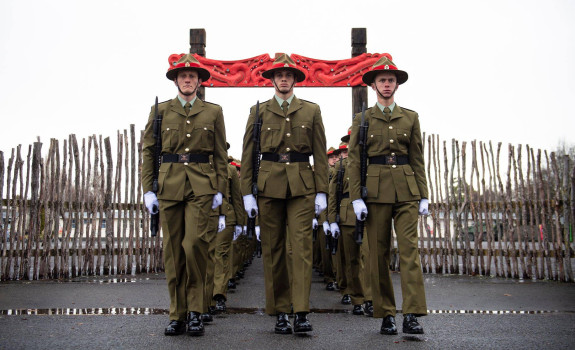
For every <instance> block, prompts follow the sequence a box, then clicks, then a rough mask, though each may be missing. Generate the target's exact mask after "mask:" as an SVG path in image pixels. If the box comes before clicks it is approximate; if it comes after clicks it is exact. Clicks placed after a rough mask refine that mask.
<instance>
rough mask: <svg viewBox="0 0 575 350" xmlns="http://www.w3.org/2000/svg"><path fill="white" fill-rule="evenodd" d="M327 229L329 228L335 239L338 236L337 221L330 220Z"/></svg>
mask: <svg viewBox="0 0 575 350" xmlns="http://www.w3.org/2000/svg"><path fill="white" fill-rule="evenodd" d="M329 229H330V230H331V236H332V237H333V238H335V239H338V238H339V234H340V231H339V226H338V225H337V223H335V222H332V223H331V224H329Z"/></svg>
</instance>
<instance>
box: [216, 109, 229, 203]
mask: <svg viewBox="0 0 575 350" xmlns="http://www.w3.org/2000/svg"><path fill="white" fill-rule="evenodd" d="M214 131H215V135H214V137H215V142H214V167H215V169H216V174H217V179H218V188H217V191H218V192H221V193H222V195H223V196H225V195H226V186H227V183H228V150H227V145H226V127H225V124H224V112H223V110H222V107H219V106H218V112H217V116H216V125H215V128H214Z"/></svg>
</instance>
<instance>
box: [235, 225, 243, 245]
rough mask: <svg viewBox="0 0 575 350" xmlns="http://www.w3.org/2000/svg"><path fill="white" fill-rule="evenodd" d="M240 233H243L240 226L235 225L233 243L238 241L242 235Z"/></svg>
mask: <svg viewBox="0 0 575 350" xmlns="http://www.w3.org/2000/svg"><path fill="white" fill-rule="evenodd" d="M242 232H244V231H243V230H242V226H241V225H236V227H234V241H235V240H236V239H238V237H239V236H240V235H241V234H242Z"/></svg>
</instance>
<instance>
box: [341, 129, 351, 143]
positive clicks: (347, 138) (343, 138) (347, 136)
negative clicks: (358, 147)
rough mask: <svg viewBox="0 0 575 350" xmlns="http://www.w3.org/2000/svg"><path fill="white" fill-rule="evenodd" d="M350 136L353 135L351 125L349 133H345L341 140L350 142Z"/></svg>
mask: <svg viewBox="0 0 575 350" xmlns="http://www.w3.org/2000/svg"><path fill="white" fill-rule="evenodd" d="M350 136H351V126H350V127H349V129H347V135H344V136H342V137H341V141H342V142H348V143H349V137H350Z"/></svg>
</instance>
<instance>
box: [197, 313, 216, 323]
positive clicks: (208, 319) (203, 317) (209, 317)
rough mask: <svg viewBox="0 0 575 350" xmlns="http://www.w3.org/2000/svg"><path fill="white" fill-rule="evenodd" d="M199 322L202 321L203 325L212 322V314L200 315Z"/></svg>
mask: <svg viewBox="0 0 575 350" xmlns="http://www.w3.org/2000/svg"><path fill="white" fill-rule="evenodd" d="M200 320H202V322H203V323H210V322H213V321H214V317H213V316H212V314H210V313H209V312H207V313H205V314H201V315H200Z"/></svg>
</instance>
